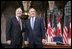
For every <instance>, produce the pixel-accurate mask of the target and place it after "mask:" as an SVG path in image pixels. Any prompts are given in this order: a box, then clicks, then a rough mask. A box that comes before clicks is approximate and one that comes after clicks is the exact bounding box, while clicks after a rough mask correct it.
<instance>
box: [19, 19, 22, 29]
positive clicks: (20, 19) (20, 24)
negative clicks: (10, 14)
mask: <svg viewBox="0 0 72 49" xmlns="http://www.w3.org/2000/svg"><path fill="white" fill-rule="evenodd" d="M19 24H20V27H21V30H22V22H21V19H20V18H19Z"/></svg>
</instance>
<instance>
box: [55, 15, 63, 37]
mask: <svg viewBox="0 0 72 49" xmlns="http://www.w3.org/2000/svg"><path fill="white" fill-rule="evenodd" d="M60 20H61V15H60V14H58V17H57V28H56V36H62V29H61V23H60Z"/></svg>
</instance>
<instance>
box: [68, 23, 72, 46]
mask: <svg viewBox="0 0 72 49" xmlns="http://www.w3.org/2000/svg"><path fill="white" fill-rule="evenodd" d="M68 44H69V45H71V23H70V24H69V31H68Z"/></svg>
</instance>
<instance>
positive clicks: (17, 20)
mask: <svg viewBox="0 0 72 49" xmlns="http://www.w3.org/2000/svg"><path fill="white" fill-rule="evenodd" d="M15 21H16V24H17V25H18V26H19V27H20V24H19V22H18V20H17V19H16V17H15Z"/></svg>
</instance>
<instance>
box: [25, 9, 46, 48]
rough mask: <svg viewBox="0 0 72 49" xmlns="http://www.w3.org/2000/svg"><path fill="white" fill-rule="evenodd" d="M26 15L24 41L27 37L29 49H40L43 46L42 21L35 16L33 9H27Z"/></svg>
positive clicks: (43, 31) (43, 28)
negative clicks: (27, 16)
mask: <svg viewBox="0 0 72 49" xmlns="http://www.w3.org/2000/svg"><path fill="white" fill-rule="evenodd" d="M28 15H29V19H28V20H27V21H26V33H25V40H27V38H26V37H28V39H29V47H30V48H41V47H42V46H43V45H42V42H44V39H45V27H44V23H43V19H42V18H40V17H37V16H36V10H35V9H34V8H30V9H29V13H28ZM25 43H27V42H25Z"/></svg>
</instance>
